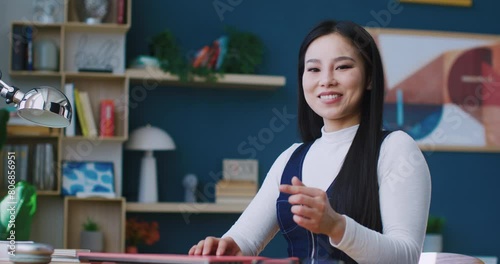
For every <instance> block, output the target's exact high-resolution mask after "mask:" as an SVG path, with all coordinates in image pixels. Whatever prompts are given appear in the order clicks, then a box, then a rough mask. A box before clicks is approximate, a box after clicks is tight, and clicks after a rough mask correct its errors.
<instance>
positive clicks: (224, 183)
mask: <svg viewBox="0 0 500 264" xmlns="http://www.w3.org/2000/svg"><path fill="white" fill-rule="evenodd" d="M215 187H216V189H219V190H221V191H222V190H232V191H253V192H257V188H258V185H257V182H254V181H245V180H219V181H218V182H217V184H216V185H215Z"/></svg>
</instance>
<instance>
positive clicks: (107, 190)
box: [62, 161, 115, 196]
mask: <svg viewBox="0 0 500 264" xmlns="http://www.w3.org/2000/svg"><path fill="white" fill-rule="evenodd" d="M62 177H63V184H62V185H63V186H62V195H71V196H85V195H88V196H109V195H114V192H115V190H114V177H115V176H114V167H113V163H112V162H102V161H63V162H62Z"/></svg>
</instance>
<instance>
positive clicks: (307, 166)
mask: <svg viewBox="0 0 500 264" xmlns="http://www.w3.org/2000/svg"><path fill="white" fill-rule="evenodd" d="M358 127H359V125H356V126H353V127H349V128H345V129H342V130H340V131H335V132H325V131H324V130H322V137H321V138H319V139H317V140H316V141H315V142H314V144H313V145H312V146H311V148H310V149H309V151H308V152H307V155H306V157H305V160H304V164H303V168H302V181H303V183H304V184H305V185H306V186H309V187H315V188H319V189H322V190H323V191H326V189H327V188H328V187H329V186H330V184H331V183H332V182H333V180H334V179H335V177H336V176H337V174H338V173H339V171H340V168H341V166H342V164H343V162H344V158H345V156H346V154H347V151H348V150H349V147H350V146H351V143H352V140H353V139H354V135H355V134H356V131H357V129H358ZM299 145H300V144H298V143H296V144H293V145H292V146H291V147H289V148H288V149H287V150H285V151H284V152H283V153H281V155H280V156H279V157H278V158H277V159H276V161H275V162H274V164H273V165H272V167H271V169H270V170H269V172H268V174H267V176H266V178H265V179H264V182H263V183H262V186H261V188H260V189H259V191H258V193H257V195H256V196H255V197H254V199H253V200H252V202H251V203H250V204H249V205H248V207H247V208H246V209H245V211H244V212H243V213H242V215H241V216H240V218H239V219H238V220H237V221H236V222H235V223H234V225H233V226H232V227H231V228H230V229H229V230H228V231H227V232H226V233H225V234H224V235H223V237H226V236H229V237H232V238H233V239H234V241H235V242H236V243H237V244H238V246H239V247H240V248H241V250H242V251H243V254H244V255H258V254H259V253H260V252H261V251H262V250H263V249H264V247H265V246H266V245H267V244H268V243H269V241H270V240H271V239H272V238H273V237H274V236H275V235H276V233H277V232H278V231H279V226H278V221H277V217H276V199H277V198H278V196H279V189H278V186H279V185H280V180H281V175H282V173H283V170H284V168H285V165H286V163H287V162H288V159H289V158H290V156H291V155H292V153H293V152H294V150H295V149H296V148H297V147H298V146H299ZM378 183H379V195H380V210H381V217H382V223H383V231H382V234H381V233H378V232H376V231H373V230H371V229H369V228H366V227H364V226H362V225H361V224H358V223H357V222H355V221H354V220H353V219H351V218H350V217H348V216H346V215H344V217H345V219H346V224H347V225H346V229H345V233H344V236H343V238H342V240H341V241H340V242H339V243H338V244H335V243H333V241H331V240H330V244H331V245H332V246H334V247H337V248H338V249H340V250H342V251H344V252H345V253H346V254H347V255H349V256H350V257H351V258H352V259H354V260H355V261H356V262H358V263H385V264H387V263H407V264H411V263H418V260H419V257H420V253H421V249H422V244H423V240H424V236H425V228H426V224H427V217H428V213H429V206H430V196H431V180H430V173H429V169H428V166H427V163H426V161H425V159H424V156H423V154H422V152H421V151H420V149H419V148H418V146H417V144H416V142H415V141H414V140H413V139H412V138H411V137H410V136H409V135H408V134H406V133H405V132H402V131H394V132H392V133H391V134H389V135H388V136H387V137H386V139H385V140H384V141H383V143H382V145H381V149H380V156H379V161H378Z"/></svg>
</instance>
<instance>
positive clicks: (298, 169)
mask: <svg viewBox="0 0 500 264" xmlns="http://www.w3.org/2000/svg"><path fill="white" fill-rule="evenodd" d="M389 133H390V132H389V131H383V133H382V140H381V141H380V144H382V141H383V140H384V139H385V137H386V136H387V135H388V134H389ZM313 143H314V141H313V142H307V143H303V144H302V145H300V146H299V147H298V148H297V149H296V150H295V151H294V152H293V154H292V156H291V157H290V159H289V160H288V163H287V164H286V166H285V169H284V171H283V175H282V176H281V184H291V182H292V177H293V176H297V177H298V178H299V179H300V180H301V181H302V165H303V162H304V158H305V156H306V154H307V152H308V151H309V148H310V147H311V145H312V144H313ZM340 173H342V170H340V172H339V175H337V178H338V177H339V176H340ZM334 184H335V181H334V182H332V184H331V185H330V186H329V187H328V189H327V191H326V194H327V195H328V197H329V198H330V199H331V197H332V191H333V189H334V188H333V186H334ZM288 197H290V195H289V194H287V193H280V195H279V197H278V199H277V201H276V212H277V217H278V224H279V226H280V230H281V234H282V235H283V236H284V238H285V240H286V241H287V243H288V256H290V257H298V258H299V259H300V260H301V263H314V264H323V263H325V264H326V263H330V264H331V263H339V260H342V261H344V262H345V263H356V262H355V261H354V260H353V259H351V258H350V257H349V256H348V255H347V254H345V253H344V252H343V251H341V250H339V249H337V248H335V247H333V246H332V245H330V240H329V238H328V236H326V235H323V234H315V233H312V232H310V231H308V230H307V229H305V228H303V227H301V226H299V225H297V224H296V223H295V222H294V221H293V214H292V213H291V207H292V205H291V204H290V203H289V202H288Z"/></svg>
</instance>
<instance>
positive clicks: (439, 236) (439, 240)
mask: <svg viewBox="0 0 500 264" xmlns="http://www.w3.org/2000/svg"><path fill="white" fill-rule="evenodd" d="M444 223H445V219H444V217H439V216H435V215H429V218H428V220H427V229H426V234H425V240H424V247H423V249H422V251H423V252H441V251H443V227H444Z"/></svg>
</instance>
